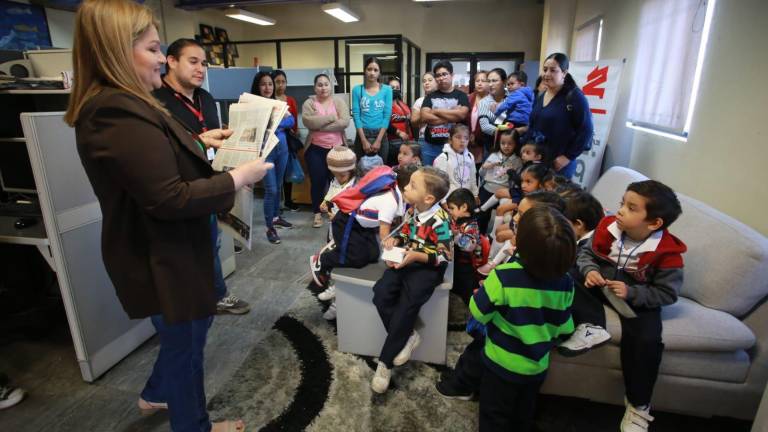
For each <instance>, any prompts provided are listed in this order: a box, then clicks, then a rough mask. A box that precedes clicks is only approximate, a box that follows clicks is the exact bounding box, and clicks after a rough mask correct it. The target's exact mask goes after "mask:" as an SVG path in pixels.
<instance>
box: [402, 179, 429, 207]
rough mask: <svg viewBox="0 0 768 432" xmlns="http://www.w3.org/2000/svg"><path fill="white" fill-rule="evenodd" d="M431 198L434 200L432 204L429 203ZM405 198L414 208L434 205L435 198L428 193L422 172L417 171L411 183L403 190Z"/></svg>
mask: <svg viewBox="0 0 768 432" xmlns="http://www.w3.org/2000/svg"><path fill="white" fill-rule="evenodd" d="M430 197H431V198H432V202H431V203H430V202H428V200H429V198H430ZM403 198H405V201H406V202H407V203H408V204H410V205H412V206H420V205H426V204H434V197H433V196H432V195H431V194H429V193H427V183H426V182H425V181H424V176H423V175H422V174H421V172H419V171H416V172H415V173H413V175H411V181H410V182H409V183H408V184H407V185H406V186H405V190H403Z"/></svg>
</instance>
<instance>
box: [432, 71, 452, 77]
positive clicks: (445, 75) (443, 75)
mask: <svg viewBox="0 0 768 432" xmlns="http://www.w3.org/2000/svg"><path fill="white" fill-rule="evenodd" d="M447 76H451V74H450V72H441V73H439V74H435V78H445V77H447Z"/></svg>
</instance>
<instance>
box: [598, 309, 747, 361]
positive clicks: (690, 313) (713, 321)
mask: <svg viewBox="0 0 768 432" xmlns="http://www.w3.org/2000/svg"><path fill="white" fill-rule="evenodd" d="M605 309H606V313H605V318H606V324H607V327H608V328H607V330H608V333H610V334H611V341H612V342H613V343H616V344H618V343H619V342H620V341H621V323H620V321H619V316H618V315H617V314H616V312H615V311H614V310H613V309H610V308H605ZM661 319H662V324H663V330H662V332H661V338H662V341H663V342H664V348H665V350H666V351H694V352H712V351H736V350H746V349H749V348H752V346H754V345H755V335H754V333H752V330H750V329H749V327H747V326H746V325H745V324H744V323H743V322H741V321H739V320H738V319H736V318H734V317H733V315H731V314H728V313H725V312H721V311H718V310H715V309H710V308H707V307H704V306H702V305H700V304H698V303H696V302H695V301H693V300H690V299H687V298H685V297H680V298H679V299H678V301H677V303H675V304H673V305H669V306H665V307H664V308H662V310H661Z"/></svg>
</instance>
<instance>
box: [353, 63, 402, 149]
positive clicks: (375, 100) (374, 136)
mask: <svg viewBox="0 0 768 432" xmlns="http://www.w3.org/2000/svg"><path fill="white" fill-rule="evenodd" d="M380 75H381V69H380V67H379V61H378V60H377V59H376V57H369V58H368V59H367V60H366V61H365V83H364V84H359V85H356V86H355V87H354V88H353V89H352V118H353V119H354V121H355V128H357V136H356V138H355V148H354V150H355V153H356V154H357V159H358V160H359V159H360V158H361V157H362V156H364V155H366V154H368V155H370V154H374V153H378V154H379V156H381V158H382V159H384V160H386V159H387V154H388V152H389V142H388V141H387V127H388V126H389V118H390V117H391V116H392V87H390V86H388V85H386V84H381V83H379V76H380Z"/></svg>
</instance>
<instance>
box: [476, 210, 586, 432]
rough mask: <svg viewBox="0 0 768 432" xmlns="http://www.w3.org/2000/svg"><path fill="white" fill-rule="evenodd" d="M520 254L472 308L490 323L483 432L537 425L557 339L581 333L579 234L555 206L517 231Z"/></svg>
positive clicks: (531, 213)
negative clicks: (576, 323) (575, 316)
mask: <svg viewBox="0 0 768 432" xmlns="http://www.w3.org/2000/svg"><path fill="white" fill-rule="evenodd" d="M516 242H517V252H516V259H515V261H513V262H510V263H508V264H502V265H500V266H498V267H496V268H495V269H494V270H492V271H491V273H490V274H489V275H488V279H486V280H485V283H484V284H483V286H481V287H480V289H478V291H477V292H476V293H475V295H474V296H472V300H471V303H470V306H469V309H470V311H471V312H472V316H474V317H475V319H477V320H478V321H480V322H481V323H483V324H486V325H487V326H488V329H487V336H486V338H485V347H484V349H483V353H482V362H483V365H484V370H483V373H482V379H481V383H480V431H481V432H484V431H507V430H516V431H530V430H531V429H532V427H533V416H534V410H535V405H536V396H537V395H538V393H539V388H540V387H541V384H542V383H543V382H544V378H545V377H546V373H547V369H548V368H549V351H550V350H551V348H552V347H553V346H554V345H555V341H556V340H557V339H558V338H559V337H561V336H563V335H567V334H569V333H571V332H572V331H573V321H572V320H571V312H570V306H571V302H572V300H573V280H572V279H571V277H570V276H569V275H568V269H569V268H570V267H571V266H572V265H573V262H574V259H575V256H576V238H575V236H574V234H573V229H572V228H571V225H570V223H569V222H568V220H567V219H566V218H565V217H563V215H562V214H561V213H560V212H559V211H557V210H555V209H554V208H553V207H551V206H549V205H540V206H535V207H533V208H531V209H530V210H528V211H526V212H525V214H524V215H523V216H522V217H521V218H520V223H519V225H518V229H517V237H516Z"/></svg>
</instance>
